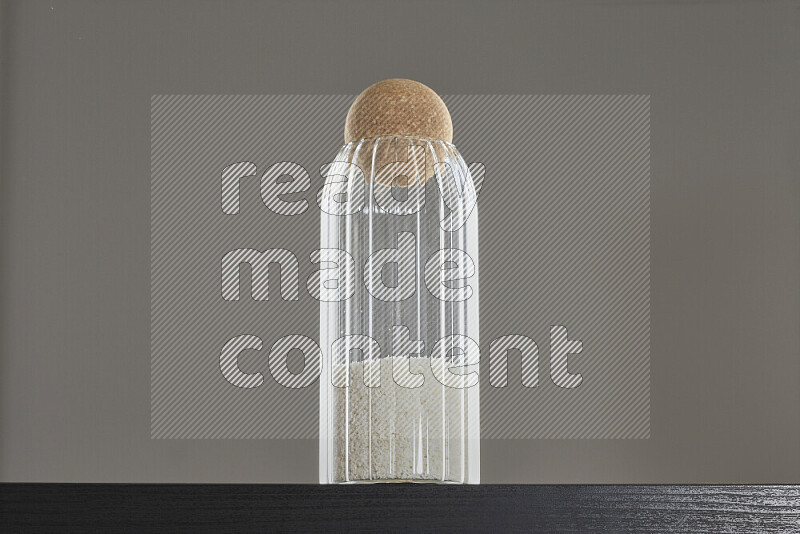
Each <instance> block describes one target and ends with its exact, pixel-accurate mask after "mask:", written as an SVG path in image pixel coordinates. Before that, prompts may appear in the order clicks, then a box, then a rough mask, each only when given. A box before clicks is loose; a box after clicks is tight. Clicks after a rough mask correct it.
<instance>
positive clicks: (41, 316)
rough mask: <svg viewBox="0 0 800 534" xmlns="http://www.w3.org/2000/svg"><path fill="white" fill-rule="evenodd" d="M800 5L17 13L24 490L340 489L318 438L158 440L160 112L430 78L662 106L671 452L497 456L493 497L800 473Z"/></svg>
mask: <svg viewBox="0 0 800 534" xmlns="http://www.w3.org/2000/svg"><path fill="white" fill-rule="evenodd" d="M798 11H799V10H798V6H797V4H790V3H780V2H778V3H769V4H761V3H744V4H737V5H728V4H704V5H696V4H692V3H686V4H683V3H662V4H660V5H652V4H648V5H645V4H643V3H642V4H639V3H629V2H608V3H590V4H569V5H565V4H556V3H542V4H536V5H529V4H522V3H502V2H482V3H468V2H452V3H432V4H431V3H421V2H420V3H417V2H413V1H407V2H402V3H401V2H390V3H389V2H387V3H383V4H373V3H367V2H357V3H356V2H354V3H347V4H346V3H322V2H320V3H316V2H314V3H312V2H292V3H288V2H286V3H275V4H266V3H263V4H257V3H233V2H225V3H222V2H171V3H170V2H167V3H164V2H152V3H144V2H140V3H101V2H97V3H94V2H93V3H86V2H69V3H66V2H49V3H45V2H25V3H19V4H17V3H5V4H3V8H2V24H0V30H1V31H2V36H1V38H2V54H3V57H2V60H3V63H2V105H3V108H2V113H3V117H2V128H3V129H2V144H1V145H0V149H1V150H2V190H0V202H1V203H2V215H1V216H2V221H0V222H1V223H2V226H0V228H1V230H0V231H1V232H2V243H1V245H2V246H1V247H0V251H1V253H2V263H1V264H0V268H1V269H2V272H1V273H0V284H2V286H0V296H1V297H2V309H1V310H0V313H2V331H0V358H2V359H0V478H2V480H5V481H118V482H122V481H185V482H195V481H198V482H199V481H205V482H217V481H219V482H234V481H237V482H314V481H316V479H317V460H316V459H317V454H316V448H317V447H316V442H315V441H314V440H306V441H299V440H274V441H271V440H241V441H236V440H185V441H161V440H150V437H149V436H150V431H149V430H150V429H149V419H150V417H149V400H150V399H149V389H150V388H149V383H150V374H149V373H150V365H149V363H150V355H149V339H150V338H149V280H150V277H149V224H148V223H149V193H150V184H149V160H150V157H149V156H150V154H149V148H150V147H149V126H150V124H149V122H150V117H149V105H150V95H152V94H169V93H193V94H237V93H239V94H247V93H251V94H298V93H309V94H319V93H324V94H352V93H355V92H358V91H359V90H361V89H362V88H364V87H366V86H367V85H369V84H371V83H373V82H374V81H376V80H379V79H382V78H388V77H408V78H413V79H418V80H421V81H423V82H425V83H427V84H429V85H430V86H431V87H433V88H435V89H436V90H437V91H439V92H441V93H445V94H498V93H508V94H572V93H587V94H623V93H636V94H650V95H651V124H652V132H651V146H652V154H651V160H652V175H651V176H652V257H651V259H652V270H651V281H652V295H651V296H652V312H651V319H652V355H651V379H652V382H651V438H650V439H649V440H487V441H485V442H484V444H483V451H482V452H483V454H482V480H483V481H484V482H486V483H493V482H494V483H497V482H798V481H800V454H798V450H800V415H799V414H800V410H798V408H799V407H800V284H799V282H800V277H799V276H798V273H800V240H799V239H798V235H799V234H800V190H799V188H798V171H799V169H800V166H799V165H798V155H797V154H798V150H797V147H798V142H799V141H800V139H799V138H798V130H797V125H796V123H797V120H798V113H797V111H798V104H797V97H796V92H797V87H798V52H797V51H798V50H800V38H799V37H798V35H800V32H798V27H799V25H798V17H800V15H799V14H798ZM456 128H457V125H456ZM456 145H458V138H457V134H456ZM490 178H491V177H490ZM527 186H528V184H526V183H524V182H523V181H521V182H520V183H519V187H527ZM531 253H535V251H532V252H531ZM509 298H513V294H512V293H509ZM513 305H515V303H514V302H513V300H511V301H510V302H509V306H513Z"/></svg>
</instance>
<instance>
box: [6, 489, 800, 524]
mask: <svg viewBox="0 0 800 534" xmlns="http://www.w3.org/2000/svg"><path fill="white" fill-rule="evenodd" d="M0 495H1V496H2V508H1V510H0V511H1V512H2V519H0V525H1V526H2V527H3V528H2V531H3V532H34V531H44V532H54V531H55V532H120V531H129V532H146V531H163V532H240V531H241V532H244V531H247V532H265V531H275V530H279V531H299V532H309V531H331V530H333V531H336V530H347V531H361V530H367V531H378V530H394V531H397V530H411V531H452V532H464V531H483V532H490V531H493V532H503V531H517V532H521V531H526V532H531V531H541V532H800V486H488V485H487V486H425V485H406V484H399V485H362V486H313V485H309V486H305V485H211V484H210V485H190V484H185V485H181V484H166V485H161V484H4V485H1V486H0Z"/></svg>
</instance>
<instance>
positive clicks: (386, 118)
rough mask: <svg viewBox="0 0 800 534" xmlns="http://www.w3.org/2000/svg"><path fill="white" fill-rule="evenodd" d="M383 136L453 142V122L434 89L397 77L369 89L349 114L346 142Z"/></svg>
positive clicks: (346, 124) (359, 96)
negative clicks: (404, 136)
mask: <svg viewBox="0 0 800 534" xmlns="http://www.w3.org/2000/svg"><path fill="white" fill-rule="evenodd" d="M379 135H408V136H412V137H424V138H427V139H440V140H442V141H447V142H448V143H452V142H453V121H452V120H451V119H450V112H449V111H447V106H445V105H444V102H442V99H441V98H440V97H439V95H437V94H436V93H435V92H434V91H433V89H431V88H430V87H428V86H427V85H423V84H421V83H419V82H415V81H413V80H405V79H402V78H394V79H391V80H383V81H382V82H378V83H376V84H374V85H371V86H369V87H367V88H366V89H365V90H364V92H363V93H361V94H360V95H358V96H357V97H356V99H355V100H354V101H353V105H352V106H350V111H348V112H347V120H346V121H345V124H344V141H345V143H349V142H351V141H357V140H359V139H364V138H367V137H377V136H379Z"/></svg>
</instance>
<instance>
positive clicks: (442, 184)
mask: <svg viewBox="0 0 800 534" xmlns="http://www.w3.org/2000/svg"><path fill="white" fill-rule="evenodd" d="M325 170H326V171H327V172H326V184H325V187H324V188H323V190H322V191H321V192H320V198H319V201H320V205H321V207H322V210H323V213H322V222H321V240H320V242H321V246H320V248H321V250H322V252H321V255H322V257H321V258H320V259H321V267H322V268H323V269H325V267H326V266H327V267H329V270H328V271H326V270H321V271H320V272H321V273H322V274H321V275H320V293H321V298H322V301H321V308H320V346H321V348H322V350H323V354H324V358H325V359H324V361H323V373H322V376H321V380H320V482H321V483H352V482H407V481H412V482H441V483H473V484H475V483H478V482H479V476H480V475H479V472H480V463H479V462H480V441H479V439H480V406H479V403H480V400H479V399H480V394H479V386H478V384H477V377H478V375H477V367H478V365H477V364H478V356H479V355H478V350H479V349H478V346H479V343H480V339H479V323H478V213H477V212H478V210H477V202H476V200H477V195H476V192H475V187H474V184H473V180H472V178H471V176H470V172H469V169H468V167H467V165H466V164H465V162H464V160H463V159H462V158H461V156H460V155H459V154H458V152H457V151H456V149H455V148H454V147H453V146H452V145H450V144H448V143H445V142H442V141H435V140H428V139H420V138H412V137H403V136H386V137H377V138H371V139H362V140H360V141H356V142H352V143H349V144H347V145H345V146H344V147H343V148H342V149H341V151H340V152H339V154H338V155H337V157H336V160H335V162H334V163H333V164H331V166H330V167H329V168H327V169H324V171H325ZM326 261H328V262H330V263H326ZM334 267H335V268H334ZM326 273H327V274H326ZM330 273H333V275H331V274H330Z"/></svg>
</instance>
